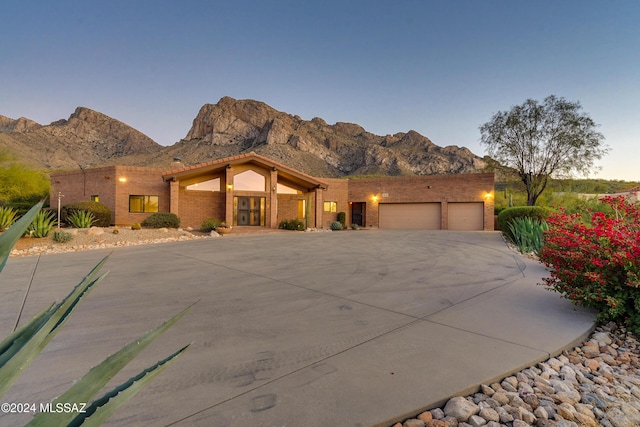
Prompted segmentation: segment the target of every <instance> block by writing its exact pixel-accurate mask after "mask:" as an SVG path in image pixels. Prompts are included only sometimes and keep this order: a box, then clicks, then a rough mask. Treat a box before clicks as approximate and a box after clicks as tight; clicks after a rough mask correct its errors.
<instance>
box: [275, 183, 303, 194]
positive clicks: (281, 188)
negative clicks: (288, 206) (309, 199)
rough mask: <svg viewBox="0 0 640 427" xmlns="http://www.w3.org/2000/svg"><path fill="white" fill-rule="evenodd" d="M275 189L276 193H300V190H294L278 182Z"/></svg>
mask: <svg viewBox="0 0 640 427" xmlns="http://www.w3.org/2000/svg"><path fill="white" fill-rule="evenodd" d="M277 189H278V194H302V191H300V190H296V189H295V188H292V187H289V186H288V185H284V184H280V183H278V185H277Z"/></svg>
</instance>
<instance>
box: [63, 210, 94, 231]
mask: <svg viewBox="0 0 640 427" xmlns="http://www.w3.org/2000/svg"><path fill="white" fill-rule="evenodd" d="M67 221H68V222H69V224H71V225H72V226H73V227H75V228H91V226H92V225H93V223H94V222H96V217H95V216H94V215H93V213H91V212H88V211H75V212H74V213H73V215H71V216H70V217H68V218H67Z"/></svg>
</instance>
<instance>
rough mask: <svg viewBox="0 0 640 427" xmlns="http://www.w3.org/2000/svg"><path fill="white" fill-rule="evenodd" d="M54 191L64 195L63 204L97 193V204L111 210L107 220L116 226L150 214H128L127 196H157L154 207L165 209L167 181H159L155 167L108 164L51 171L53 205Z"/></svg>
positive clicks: (81, 199)
mask: <svg viewBox="0 0 640 427" xmlns="http://www.w3.org/2000/svg"><path fill="white" fill-rule="evenodd" d="M121 179H122V181H121ZM58 192H60V193H62V194H63V195H64V197H63V198H62V200H61V204H62V205H63V206H64V205H67V204H71V203H75V202H79V201H85V200H91V197H92V196H98V200H99V201H100V203H102V204H104V205H106V206H107V207H108V208H109V209H111V223H112V224H116V225H130V224H132V223H134V222H141V221H142V220H144V219H145V218H146V217H147V216H149V215H150V213H130V212H129V195H143V196H158V210H159V211H160V212H169V183H167V182H163V181H162V175H161V171H160V170H159V169H150V168H139V167H130V166H108V167H101V168H92V169H85V170H77V171H70V172H60V173H54V174H51V192H50V197H51V204H52V205H53V206H56V205H57V200H58Z"/></svg>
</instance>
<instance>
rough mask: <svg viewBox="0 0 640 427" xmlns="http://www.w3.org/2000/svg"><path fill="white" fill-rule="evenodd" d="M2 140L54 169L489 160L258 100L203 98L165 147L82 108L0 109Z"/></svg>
mask: <svg viewBox="0 0 640 427" xmlns="http://www.w3.org/2000/svg"><path fill="white" fill-rule="evenodd" d="M0 147H2V148H5V149H7V150H9V151H10V152H11V153H13V154H14V155H15V156H16V157H17V158H18V159H19V160H20V161H22V162H23V163H27V164H30V165H31V166H34V167H38V168H45V169H49V170H66V169H77V168H79V167H87V166H102V165H113V164H121V165H135V166H156V167H165V166H166V167H167V168H168V167H169V165H170V164H171V161H172V160H173V158H175V157H180V158H181V160H182V162H183V164H185V165H194V164H198V163H202V162H207V161H211V160H215V159H218V158H221V157H227V156H233V155H237V154H241V153H245V152H249V151H254V152H256V153H258V154H261V155H264V156H267V157H270V158H272V159H274V160H276V161H278V162H280V163H283V164H285V165H288V166H290V167H293V168H296V169H298V170H300V171H303V172H305V173H308V174H310V175H313V176H317V177H341V176H350V175H430V174H441V173H464V172H476V171H480V170H482V169H483V168H484V167H485V161H484V160H483V159H482V158H480V157H478V156H476V155H474V154H473V153H472V152H471V151H469V150H468V149H467V148H465V147H457V146H448V147H440V146H438V145H436V144H434V143H433V142H431V141H430V140H429V139H428V138H426V137H425V136H422V135H420V134H419V133H417V132H415V131H409V132H407V133H402V132H401V133H396V134H394V135H386V136H378V135H374V134H372V133H369V132H367V131H366V130H365V129H363V128H362V127H361V126H359V125H357V124H352V123H343V122H338V123H335V124H333V125H329V124H327V123H326V122H325V121H324V120H323V119H321V118H318V117H316V118H313V119H311V120H303V119H301V118H300V117H299V116H295V115H291V114H288V113H285V112H281V111H277V110H275V109H274V108H272V107H270V106H268V105H267V104H265V103H263V102H259V101H254V100H235V99H233V98H229V97H224V98H222V99H220V101H219V102H218V103H217V104H205V105H203V106H202V108H201V109H200V112H199V113H198V115H197V116H196V118H195V119H194V120H193V123H192V126H191V129H190V130H189V131H188V132H187V134H186V136H185V138H183V139H182V140H180V141H178V142H176V143H175V144H174V145H171V146H167V147H164V146H161V145H159V144H157V143H156V142H155V141H153V140H152V139H151V138H149V137H147V136H146V135H144V134H142V133H141V132H139V131H137V130H135V129H133V128H132V127H130V126H128V125H126V124H124V123H122V122H120V121H118V120H115V119H113V118H110V117H108V116H106V115H104V114H102V113H99V112H96V111H93V110H90V109H88V108H84V107H78V108H77V109H76V111H75V112H74V113H73V114H72V115H71V116H70V117H69V119H68V120H59V121H56V122H53V123H51V124H49V125H41V124H38V123H36V122H34V121H32V120H29V119H26V118H19V119H10V118H8V117H4V116H0Z"/></svg>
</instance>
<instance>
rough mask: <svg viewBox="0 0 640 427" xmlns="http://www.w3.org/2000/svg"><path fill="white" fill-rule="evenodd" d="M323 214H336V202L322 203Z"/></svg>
mask: <svg viewBox="0 0 640 427" xmlns="http://www.w3.org/2000/svg"><path fill="white" fill-rule="evenodd" d="M324 211H325V212H338V202H324Z"/></svg>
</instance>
